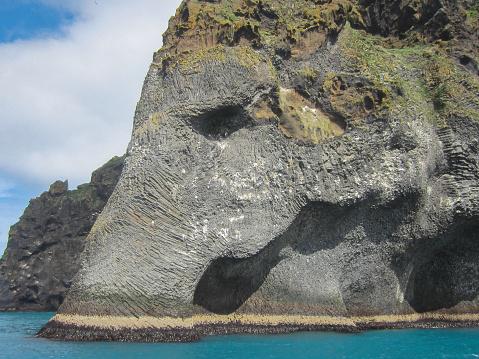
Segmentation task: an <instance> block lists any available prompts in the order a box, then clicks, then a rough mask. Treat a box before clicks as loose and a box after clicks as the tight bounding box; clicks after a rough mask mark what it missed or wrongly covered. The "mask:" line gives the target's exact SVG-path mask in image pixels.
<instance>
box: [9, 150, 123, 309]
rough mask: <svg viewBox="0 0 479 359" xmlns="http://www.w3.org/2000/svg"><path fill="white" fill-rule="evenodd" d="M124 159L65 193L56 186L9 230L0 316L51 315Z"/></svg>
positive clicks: (63, 184)
mask: <svg viewBox="0 0 479 359" xmlns="http://www.w3.org/2000/svg"><path fill="white" fill-rule="evenodd" d="M122 167H123V158H119V157H115V158H113V159H112V160H110V161H109V162H108V163H107V164H105V165H104V166H103V167H101V168H100V169H98V170H96V171H95V172H94V173H93V175H92V178H91V182H90V183H88V184H84V185H82V186H79V187H78V189H76V190H73V191H69V190H68V183H67V182H61V181H58V182H55V183H53V184H52V185H51V186H50V189H49V191H48V192H45V193H43V194H42V195H41V196H40V197H38V198H35V199H33V200H31V201H30V204H29V205H28V207H27V208H26V209H25V212H24V214H23V216H22V217H21V218H20V221H19V222H18V223H17V224H15V225H14V226H12V228H11V229H10V233H9V241H8V246H7V249H6V251H5V254H4V255H3V258H2V260H1V262H0V310H39V311H42V310H56V309H57V308H58V306H59V305H60V304H61V303H62V302H63V298H64V296H65V294H66V292H67V291H68V289H69V288H70V285H71V281H72V279H73V277H74V276H75V274H76V273H77V272H78V269H79V267H80V254H81V252H82V251H83V248H84V246H85V238H86V236H87V235H88V233H89V232H90V229H91V227H92V226H93V223H94V222H95V220H96V218H97V216H98V214H100V212H101V211H102V209H103V207H104V206H105V204H106V202H107V200H108V198H109V197H110V195H111V192H112V191H113V189H114V188H115V186H116V183H117V182H118V178H119V177H120V173H121V170H122Z"/></svg>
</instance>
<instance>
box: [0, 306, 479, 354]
mask: <svg viewBox="0 0 479 359" xmlns="http://www.w3.org/2000/svg"><path fill="white" fill-rule="evenodd" d="M52 315H53V313H0V358H8V359H37V358H38V359H40V358H41V359H46V358H65V359H80V358H81V359H93V358H95V359H130V358H139V359H150V358H155V359H163V358H164V359H191V358H195V359H220V358H221V359H229V358H231V359H240V358H245V359H246V358H247V359H253V358H265V359H266V358H278V359H279V358H281V359H282V358H284V359H300V358H314V359H322V358H354V359H362V358H434V359H437V358H479V329H452V330H450V329H432V330H390V331H369V332H365V333H361V334H338V333H299V334H290V335H279V336H270V335H264V336H250V335H235V336H223V337H210V338H206V339H204V340H202V341H200V342H198V343H191V344H131V343H66V342H60V341H50V340H45V339H39V338H35V337H34V335H35V333H36V332H37V330H38V329H39V328H40V327H41V326H42V325H43V324H44V323H45V322H46V321H47V320H48V319H49V318H50V317H51V316H52Z"/></svg>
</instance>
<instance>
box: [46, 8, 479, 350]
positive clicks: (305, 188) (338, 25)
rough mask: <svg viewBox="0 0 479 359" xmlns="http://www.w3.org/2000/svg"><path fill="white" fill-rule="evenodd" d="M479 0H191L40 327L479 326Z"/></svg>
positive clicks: (156, 332) (109, 334)
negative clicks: (53, 311) (115, 173)
mask: <svg viewBox="0 0 479 359" xmlns="http://www.w3.org/2000/svg"><path fill="white" fill-rule="evenodd" d="M478 10H479V9H478V8H477V2H476V1H468V0H462V1H461V0H420V1H414V2H408V3H406V2H403V1H399V0H392V1H385V0H357V1H356V0H329V1H319V0H299V1H282V0H280V1H277V0H275V1H273V0H215V1H211V0H210V1H200V0H187V1H184V2H183V3H182V4H181V5H180V7H179V9H178V10H177V12H176V15H175V16H174V17H173V18H172V19H171V20H170V23H169V28H168V30H167V32H166V34H165V35H164V42H163V43H164V45H163V47H162V48H161V49H160V50H159V51H158V52H156V53H155V55H154V58H153V62H152V64H151V66H150V69H149V71H148V74H147V76H146V79H145V83H144V86H143V91H142V95H141V99H140V101H139V103H138V105H137V110H136V114H135V119H134V129H133V133H132V139H131V142H130V145H129V148H128V152H127V156H126V159H125V164H124V169H123V172H122V174H121V177H120V180H119V182H118V185H117V186H116V188H115V190H114V192H113V194H112V195H111V197H110V198H109V200H108V203H107V205H106V207H105V208H104V210H103V212H102V213H101V215H100V216H99V217H98V219H97V220H96V222H95V224H94V226H93V228H92V230H91V232H90V234H89V236H88V238H87V240H86V248H85V251H84V252H83V254H82V259H81V268H80V270H79V272H78V274H77V275H76V276H75V279H74V281H73V284H72V287H71V289H70V291H69V292H68V295H67V296H66V298H65V301H64V302H63V304H62V305H61V306H60V308H59V310H58V313H57V315H56V316H55V317H54V318H53V319H52V320H51V321H50V322H49V323H48V324H47V325H46V326H45V327H44V328H43V329H42V330H41V331H40V333H39V335H40V336H42V337H46V338H56V339H66V340H129V341H191V340H197V339H199V338H200V337H201V336H204V335H211V334H226V333H283V332H290V331H297V330H340V331H357V330H363V329H368V328H403V327H436V326H442V327H444V326H445V327H456V326H474V325H477V324H478V323H479V321H478V320H479V170H478V166H479V164H478V162H479V143H478V140H477V139H478V138H479V96H478V93H479V77H478V66H477V61H478V59H479V57H478V53H479V52H478V44H479V42H478V38H477V36H478V33H479V32H478Z"/></svg>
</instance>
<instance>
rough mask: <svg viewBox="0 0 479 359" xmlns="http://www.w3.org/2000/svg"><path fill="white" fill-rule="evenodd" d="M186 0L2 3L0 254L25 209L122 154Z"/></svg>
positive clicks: (23, 0) (25, 0)
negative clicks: (154, 64)
mask: <svg viewBox="0 0 479 359" xmlns="http://www.w3.org/2000/svg"><path fill="white" fill-rule="evenodd" d="M179 3H180V0H161V1H160V0H135V1H131V0H0V125H1V127H0V128H1V131H0V252H1V251H3V249H4V248H5V246H6V241H7V234H8V230H9V227H10V225H12V224H13V223H15V222H16V221H17V220H18V218H19V216H20V215H21V214H22V212H23V209H24V208H25V207H26V205H27V204H28V201H29V200H30V199H31V198H33V197H36V196H38V195H39V194H40V193H41V192H43V191H45V190H47V189H48V186H49V184H50V183H52V182H54V181H55V180H57V179H62V180H64V179H68V180H69V183H70V188H74V187H76V186H77V185H79V184H81V183H85V182H87V181H89V178H90V174H91V172H92V171H93V170H94V169H96V168H98V167H99V166H101V165H102V164H103V163H105V162H106V161H107V160H108V159H109V158H111V157H112V156H114V155H121V154H123V153H124V151H125V149H126V147H127V145H128V141H129V137H130V133H131V126H132V122H133V114H134V110H135V105H136V102H137V101H138V99H139V96H140V91H141V86H142V82H143V79H144V76H145V74H146V71H147V69H148V65H149V63H150V61H151V58H152V54H153V52H154V51H156V50H157V49H158V48H160V47H161V42H162V33H163V32H164V31H165V30H166V27H167V22H168V19H169V17H170V16H171V15H173V14H174V12H175V9H176V8H177V6H178V5H179Z"/></svg>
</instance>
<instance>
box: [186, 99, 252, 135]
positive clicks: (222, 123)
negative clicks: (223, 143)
mask: <svg viewBox="0 0 479 359" xmlns="http://www.w3.org/2000/svg"><path fill="white" fill-rule="evenodd" d="M190 123H191V126H192V127H193V129H194V130H195V131H196V132H198V133H199V134H201V135H203V136H204V137H206V138H207V139H209V140H214V141H220V140H222V139H224V138H227V137H229V136H231V135H232V134H233V133H235V132H237V131H239V130H241V129H242V128H246V127H251V126H253V124H254V122H253V120H252V119H251V118H250V117H249V115H248V114H247V113H246V111H245V110H244V109H243V108H241V107H240V106H228V107H223V108H220V109H216V110H214V111H212V112H208V113H206V114H204V115H202V116H200V117H198V118H196V119H194V120H192V121H191V122H190Z"/></svg>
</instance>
